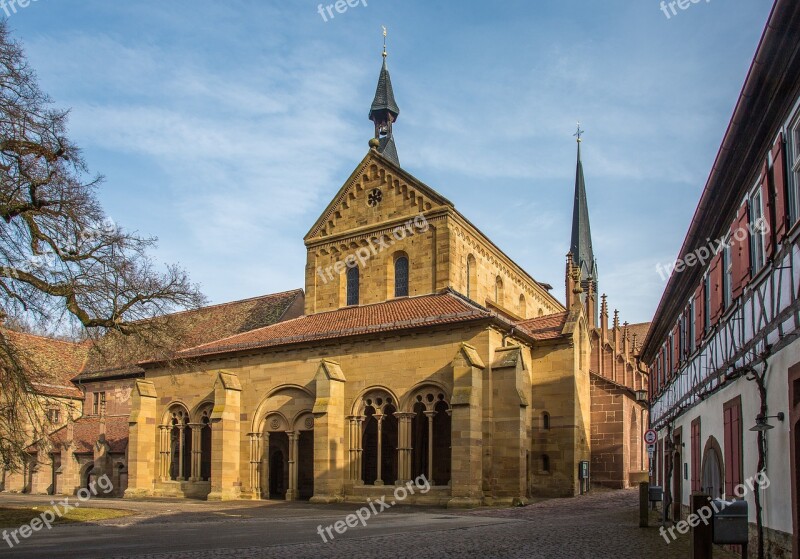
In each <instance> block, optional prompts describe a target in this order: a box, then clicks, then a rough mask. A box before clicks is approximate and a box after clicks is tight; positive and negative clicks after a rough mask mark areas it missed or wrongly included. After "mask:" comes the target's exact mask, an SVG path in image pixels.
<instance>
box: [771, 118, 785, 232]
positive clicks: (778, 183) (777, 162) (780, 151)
mask: <svg viewBox="0 0 800 559" xmlns="http://www.w3.org/2000/svg"><path fill="white" fill-rule="evenodd" d="M772 184H773V186H774V189H775V224H774V225H773V224H770V225H772V226H773V227H774V230H775V238H776V239H777V240H778V242H779V243H780V242H781V241H782V240H783V236H784V235H785V234H786V151H785V148H784V143H783V134H781V136H780V137H779V138H778V141H777V142H776V143H775V146H774V147H773V148H772Z"/></svg>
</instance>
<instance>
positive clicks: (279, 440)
mask: <svg viewBox="0 0 800 559" xmlns="http://www.w3.org/2000/svg"><path fill="white" fill-rule="evenodd" d="M268 456H269V481H268V487H269V495H268V498H270V499H281V500H283V499H286V491H287V490H288V489H289V468H288V462H289V436H288V435H287V434H286V432H285V431H281V432H279V433H270V436H269V452H268Z"/></svg>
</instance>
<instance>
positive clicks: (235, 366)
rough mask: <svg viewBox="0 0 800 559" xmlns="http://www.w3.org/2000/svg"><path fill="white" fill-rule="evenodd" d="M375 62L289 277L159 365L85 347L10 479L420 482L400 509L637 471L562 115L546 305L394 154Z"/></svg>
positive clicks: (533, 492) (564, 491) (551, 491)
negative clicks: (280, 289)
mask: <svg viewBox="0 0 800 559" xmlns="http://www.w3.org/2000/svg"><path fill="white" fill-rule="evenodd" d="M383 57H384V58H383V66H382V68H381V70H380V75H379V80H378V86H377V90H376V94H375V98H374V100H373V103H372V105H371V107H370V111H369V119H370V120H371V121H372V122H373V124H374V137H373V139H371V140H370V141H369V151H368V153H367V154H366V156H365V157H364V158H363V159H362V160H361V162H360V163H359V164H358V165H357V166H356V168H355V170H354V171H353V173H352V174H351V175H350V177H349V178H348V179H347V180H346V181H345V183H344V185H343V186H342V187H341V188H340V189H339V191H338V192H337V193H336V194H335V195H334V196H333V198H332V200H331V201H330V203H329V204H328V206H327V207H326V208H325V209H324V211H323V212H322V214H321V215H320V216H319V218H318V219H317V221H316V222H315V223H314V224H313V225H312V227H311V229H310V230H309V232H308V233H307V234H306V236H305V238H304V242H305V246H306V250H307V259H306V268H305V287H304V289H303V290H295V291H292V292H287V293H283V294H275V295H270V296H265V297H263V298H256V299H253V300H247V301H240V302H235V303H229V304H227V305H218V306H215V307H208V308H206V309H200V310H199V311H193V313H194V314H192V313H189V314H192V316H195V317H196V318H197V320H195V322H194V323H193V328H194V329H195V330H196V331H197V335H196V336H194V337H193V338H192V340H193V343H192V344H189V345H185V346H184V348H183V349H182V350H181V351H180V352H179V353H178V355H177V358H178V359H177V361H176V360H175V359H169V360H166V359H162V358H145V359H141V360H139V361H138V362H135V363H127V364H124V365H123V366H116V367H111V368H97V367H92V366H91V364H90V359H89V360H87V362H86V363H84V364H83V365H81V367H80V370H78V371H74V375H72V376H70V380H71V382H72V383H73V385H75V386H77V387H78V389H79V390H80V391H81V392H82V394H83V395H84V396H83V406H82V413H81V414H64V417H65V420H64V422H65V424H64V425H63V426H61V427H59V428H58V429H56V430H55V431H54V433H53V434H52V435H51V436H50V440H51V443H52V445H51V446H50V447H48V448H46V449H45V447H44V446H40V447H37V449H35V450H32V456H34V457H35V460H32V465H31V468H30V471H29V472H28V473H26V474H25V476H23V478H24V479H23V481H22V483H23V486H24V487H22V489H23V490H28V491H41V492H50V493H72V492H74V491H75V490H77V489H79V488H80V487H84V486H86V484H87V483H88V482H89V480H90V479H91V478H92V477H94V476H97V475H101V474H103V473H111V474H113V475H114V477H113V479H114V480H115V484H116V485H115V486H116V488H117V492H118V493H119V494H122V493H123V492H124V495H125V496H126V497H148V496H171V497H183V498H202V499H208V500H230V499H287V500H295V499H309V500H310V501H311V502H315V503H331V502H340V501H343V500H348V501H365V500H366V499H367V498H376V497H380V496H382V495H384V494H386V493H387V491H389V490H390V488H392V487H394V486H395V485H400V484H405V483H406V482H407V481H409V480H412V479H416V478H418V477H419V476H425V478H426V479H427V480H428V482H429V483H430V485H431V490H430V491H429V492H427V493H426V494H424V495H423V494H417V495H414V496H409V498H408V500H407V501H408V502H410V503H420V504H432V505H442V506H448V507H474V506H480V505H486V504H508V505H512V504H515V505H519V504H524V503H526V502H528V500H529V499H530V498H532V497H542V496H544V497H546V496H572V495H576V494H579V493H582V492H584V491H587V490H588V489H589V487H590V483H594V482H597V483H602V484H604V485H608V486H610V487H618V488H623V487H628V486H629V485H631V484H632V483H635V482H636V481H638V480H639V479H643V480H645V479H647V469H648V464H647V461H646V458H645V454H644V449H643V447H642V442H641V438H642V437H641V434H642V432H643V430H644V428H645V426H646V425H647V417H646V401H644V400H643V398H642V397H641V396H640V394H641V392H642V391H646V390H647V377H648V375H647V371H646V370H644V369H643V368H642V367H641V364H640V363H639V361H638V359H637V352H638V348H639V345H638V343H637V336H638V337H639V340H640V341H642V340H643V338H644V335H645V333H646V332H647V326H648V325H646V324H645V325H628V324H624V325H623V326H620V324H619V319H618V316H617V313H616V312H615V313H614V320H613V323H612V325H611V327H609V324H608V309H607V301H606V299H605V296H603V297H602V298H601V299H602V301H601V304H600V305H598V304H597V293H598V290H597V289H598V274H597V265H596V262H595V259H594V255H593V250H592V244H591V232H590V228H589V215H588V204H587V201H586V190H585V184H584V176H583V166H582V162H581V156H580V141H581V138H580V130H579V134H578V135H577V136H578V163H577V173H576V183H575V207H574V223H573V231H572V240H571V246H570V252H569V254H568V255H567V263H566V270H565V284H566V288H567V295H566V301H565V302H564V303H562V302H560V301H558V300H557V299H556V298H555V297H554V296H553V295H552V294H551V290H552V287H551V286H550V285H548V284H546V283H542V282H539V281H537V280H535V279H534V278H533V277H531V276H530V275H529V274H528V273H527V272H526V271H525V270H524V269H522V268H521V267H520V266H519V265H518V264H517V263H515V262H514V261H513V260H512V259H511V258H509V257H508V256H507V255H506V254H505V253H504V252H503V251H502V250H501V249H500V248H499V247H497V246H496V245H495V244H494V243H493V242H492V241H491V240H490V239H489V238H488V237H486V236H485V235H484V234H483V233H482V232H481V231H480V230H479V229H478V228H477V227H475V225H473V224H472V223H471V222H470V221H469V220H468V219H467V218H466V217H465V216H464V215H462V214H461V213H460V212H459V211H457V210H456V208H455V206H454V205H453V203H452V202H450V201H449V200H447V199H446V198H444V197H443V196H442V195H441V194H439V193H437V192H436V191H435V190H434V189H433V188H431V187H430V186H428V185H426V184H425V183H423V182H422V181H420V180H419V179H417V178H416V177H414V176H412V175H411V174H409V173H408V172H407V171H405V170H404V169H403V168H402V166H401V164H400V158H399V152H398V148H397V145H396V143H395V137H394V131H393V127H394V125H395V122H396V121H397V119H398V117H399V114H400V109H399V107H398V105H397V102H396V101H395V96H394V91H393V88H392V82H391V78H390V75H389V70H388V68H387V62H386V52H385V50H384V54H383ZM565 244H566V243H565ZM264 309H268V312H267V311H265V310H264ZM254 316H255V317H257V320H254V319H252V317H254ZM176 363H177V364H176ZM108 395H113V396H114V397H113V398H111V397H109V396H108ZM112 426H113V429H114V432H115V435H114V436H111V433H110V431H111V427H112ZM84 439H85V440H84ZM81 448H82V449H84V450H83V452H82V453H81V452H78V451H77V449H81ZM86 449H89V451H88V452H87V451H86ZM92 449H94V450H92ZM4 489H6V490H9V489H13V488H12V487H11V486H7V487H5V488H4Z"/></svg>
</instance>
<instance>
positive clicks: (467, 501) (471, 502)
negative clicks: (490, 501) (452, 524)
mask: <svg viewBox="0 0 800 559" xmlns="http://www.w3.org/2000/svg"><path fill="white" fill-rule="evenodd" d="M482 505H483V500H482V499H473V498H472V497H454V498H452V499H450V500H449V501H447V508H449V509H474V508H477V507H480V506H482Z"/></svg>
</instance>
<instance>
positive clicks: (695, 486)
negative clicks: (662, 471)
mask: <svg viewBox="0 0 800 559" xmlns="http://www.w3.org/2000/svg"><path fill="white" fill-rule="evenodd" d="M691 450H692V458H691V460H692V491H702V488H701V487H700V420H699V419H697V420H695V421H694V422H692V449H691Z"/></svg>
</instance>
